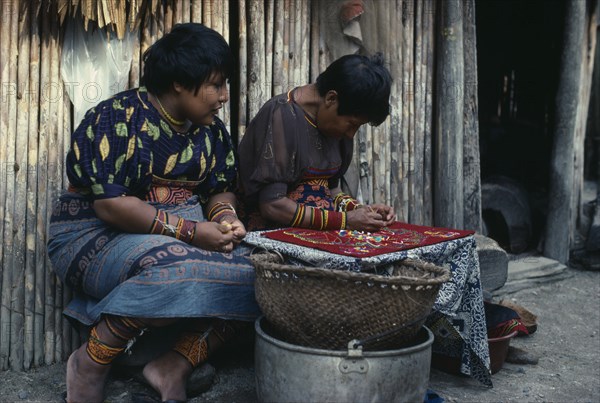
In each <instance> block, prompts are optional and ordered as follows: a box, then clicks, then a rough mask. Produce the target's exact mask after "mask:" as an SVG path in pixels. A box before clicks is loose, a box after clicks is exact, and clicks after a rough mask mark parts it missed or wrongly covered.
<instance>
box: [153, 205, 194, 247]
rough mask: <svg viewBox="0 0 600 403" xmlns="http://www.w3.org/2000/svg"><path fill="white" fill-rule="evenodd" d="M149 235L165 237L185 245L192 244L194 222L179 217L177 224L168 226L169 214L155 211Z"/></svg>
mask: <svg viewBox="0 0 600 403" xmlns="http://www.w3.org/2000/svg"><path fill="white" fill-rule="evenodd" d="M148 232H149V233H150V234H157V235H167V236H171V237H173V238H176V239H179V240H181V241H183V242H185V243H192V241H193V240H194V236H195V235H196V222H195V221H190V220H186V219H184V218H181V217H179V218H178V220H177V224H176V225H173V224H169V214H168V213H167V212H166V211H164V210H156V215H155V216H154V221H152V226H151V227H150V231H148Z"/></svg>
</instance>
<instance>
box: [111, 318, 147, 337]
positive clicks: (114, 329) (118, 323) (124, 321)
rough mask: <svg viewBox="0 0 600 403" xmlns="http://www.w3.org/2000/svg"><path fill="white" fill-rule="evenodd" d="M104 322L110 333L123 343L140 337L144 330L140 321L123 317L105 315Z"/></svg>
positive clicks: (143, 325)
mask: <svg viewBox="0 0 600 403" xmlns="http://www.w3.org/2000/svg"><path fill="white" fill-rule="evenodd" d="M104 321H105V322H106V327H107V328H108V330H109V331H110V333H111V334H112V335H113V336H114V337H116V338H117V339H119V340H121V341H123V343H127V342H128V341H129V340H131V339H132V338H134V337H137V336H139V335H141V334H142V333H143V331H144V329H145V328H146V325H145V324H144V322H142V321H141V320H139V319H135V318H126V317H124V316H112V315H107V316H105V317H104Z"/></svg>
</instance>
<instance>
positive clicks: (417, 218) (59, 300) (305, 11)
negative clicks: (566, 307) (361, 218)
mask: <svg viewBox="0 0 600 403" xmlns="http://www.w3.org/2000/svg"><path fill="white" fill-rule="evenodd" d="M448 1H453V0H448ZM473 1H474V0H465V2H464V3H465V4H468V5H469V4H470V6H471V8H470V9H469V8H468V7H466V8H465V9H464V10H463V8H462V6H461V4H462V3H463V2H459V4H458V7H459V9H458V11H456V10H454V12H458V14H457V15H455V19H456V20H454V21H450V23H452V24H454V27H456V26H457V24H458V25H462V15H460V13H462V12H463V11H464V12H465V13H467V15H468V13H471V17H469V18H474V17H473V16H472V5H473ZM67 3H68V2H65V1H58V0H56V1H54V0H37V1H28V0H22V1H19V0H5V1H1V2H0V7H1V9H0V18H2V25H1V30H0V77H1V84H2V88H1V96H2V98H1V103H0V107H1V110H0V132H1V135H0V166H1V172H0V218H1V219H0V246H1V250H0V267H1V279H0V281H1V283H0V285H1V288H0V289H1V307H0V369H2V370H5V369H8V368H10V369H13V370H21V369H28V368H31V367H36V366H40V365H43V364H51V363H54V362H57V361H61V360H65V359H66V358H67V357H68V355H69V354H70V352H71V351H72V350H73V349H74V348H76V347H77V346H78V345H79V343H80V340H79V336H78V333H77V332H75V331H74V330H73V329H72V328H71V327H70V326H69V324H68V322H67V321H66V320H65V319H63V317H62V314H61V312H62V307H63V306H64V304H65V303H66V302H68V301H69V299H70V297H71V293H70V291H69V290H68V289H66V288H65V287H63V286H62V284H61V283H60V282H58V281H57V279H56V278H55V276H54V275H53V273H52V272H51V271H50V264H49V261H48V258H47V254H46V230H47V227H48V219H49V212H50V211H51V208H52V207H51V206H52V203H53V201H54V200H55V199H56V198H57V196H58V195H59V193H60V191H61V190H62V189H64V188H65V186H66V181H65V175H64V169H63V160H64V157H65V154H66V148H67V146H68V139H69V135H70V132H71V130H72V126H73V124H74V123H73V122H72V107H71V104H70V101H69V99H68V97H67V96H66V93H65V92H64V91H63V83H62V80H61V76H60V66H59V61H60V56H61V45H62V43H61V34H62V32H64V26H63V25H61V22H62V21H63V18H61V19H59V18H56V16H57V15H62V16H63V17H64V14H65V12H66V11H65V8H64V7H66V6H65V4H67ZM74 3H76V2H74ZM133 3H135V5H136V7H137V9H135V11H136V12H137V15H135V17H132V15H133V14H131V12H130V15H129V17H128V19H129V20H134V19H135V20H139V31H138V33H139V40H138V41H136V43H135V46H134V49H133V55H134V57H133V62H132V66H131V71H130V79H129V86H130V87H135V86H137V85H138V83H139V76H140V71H141V66H140V60H141V55H142V53H143V52H144V51H145V50H146V49H147V47H148V46H149V45H150V44H151V43H153V42H154V41H155V40H156V39H158V38H160V37H161V36H162V35H163V33H165V32H168V31H169V30H170V29H171V27H172V26H173V25H174V24H176V23H179V22H187V21H194V22H202V23H204V24H206V25H207V26H210V27H213V28H214V29H216V30H217V31H219V32H220V33H222V34H223V36H224V37H225V38H226V39H228V40H229V42H230V44H231V45H232V48H233V49H234V51H236V52H239V80H238V81H237V82H234V83H233V84H232V87H231V97H230V102H229V103H228V104H227V106H226V107H225V108H224V110H223V111H222V116H221V117H222V118H223V119H224V121H225V122H226V124H227V125H228V126H229V127H230V129H231V131H232V133H233V135H234V136H235V137H236V138H240V137H241V136H242V135H243V132H244V129H245V127H246V125H247V123H248V121H249V119H250V118H251V117H252V116H254V114H256V112H257V111H258V109H259V108H260V106H261V105H262V103H263V102H265V101H266V100H268V99H269V98H270V97H271V96H272V95H275V94H279V93H282V92H284V91H287V90H288V89H290V88H293V87H294V86H296V85H301V84H304V83H306V82H308V81H309V80H310V81H312V80H313V79H314V78H315V77H316V76H317V75H318V73H319V72H320V71H322V70H323V69H324V68H325V67H326V66H327V64H328V63H329V62H330V61H331V60H332V54H333V53H332V49H331V48H330V47H329V46H328V37H327V30H328V29H329V28H330V25H327V24H328V23H330V22H331V21H330V20H329V18H331V14H328V10H329V9H330V8H331V7H330V4H331V3H330V2H329V0H320V1H319V0H312V1H310V0H231V1H219V0H182V1H176V0H166V1H162V0H161V1H159V0H148V1H145V2H144V1H137V2H133V1H130V2H127V4H129V5H130V6H132V4H133ZM445 3H446V2H442V3H437V2H435V1H433V0H426V1H421V0H414V1H413V0H409V1H404V2H403V1H402V0H369V1H367V2H366V3H365V4H366V5H367V9H366V11H365V15H364V26H363V29H364V31H363V35H364V36H365V42H366V43H367V44H370V45H369V46H371V48H374V47H377V46H379V45H381V47H382V48H381V49H373V50H380V51H382V52H384V53H385V54H386V58H387V60H388V62H389V68H390V71H391V72H392V75H393V77H394V84H393V91H392V102H391V103H392V115H391V116H390V118H389V119H388V120H387V121H386V122H385V123H384V124H383V125H381V126H380V127H377V128H371V127H366V128H364V129H361V131H360V132H359V134H358V136H357V140H356V148H355V158H354V165H353V167H352V168H351V170H350V172H349V175H348V182H349V186H350V188H351V190H352V191H353V192H355V193H356V195H357V196H358V197H359V198H360V199H362V200H363V201H364V202H383V203H389V204H392V205H393V206H394V207H395V209H396V212H397V214H398V219H399V220H404V221H409V222H413V223H422V224H432V223H433V222H434V205H433V200H434V198H433V194H434V192H435V191H436V186H437V185H436V183H435V182H434V171H435V169H438V170H440V168H439V167H436V161H435V159H436V152H435V138H434V135H433V133H434V130H436V124H435V122H436V113H437V112H436V108H435V107H434V105H435V104H436V103H438V102H440V100H439V99H438V100H436V97H435V94H436V85H438V86H439V85H440V84H439V83H438V84H436V79H435V76H436V71H435V68H436V63H435V60H436V57H437V56H436V46H435V44H436V41H437V39H436V32H438V31H440V29H436V27H437V26H438V25H439V24H440V22H438V20H437V17H436V16H437V14H438V12H437V10H436V9H437V7H440V4H445ZM111 4H112V3H111ZM115 4H121V5H123V4H124V2H120V1H117V0H115ZM455 5H456V4H455ZM133 9H134V8H133V6H132V8H131V9H130V10H133ZM86 12H90V10H89V9H86ZM329 12H330V10H329ZM102 18H105V17H102ZM469 21H470V22H469V24H470V25H469V24H467V28H473V29H472V30H470V31H469V32H470V34H468V33H465V36H467V37H468V38H470V40H471V41H474V25H473V24H474V19H472V20H469ZM441 23H442V24H443V23H444V22H443V21H442V22H441ZM461 29H462V28H461ZM471 31H472V32H471ZM465 32H466V31H465ZM469 35H471V36H470V37H469ZM465 41H467V39H465ZM472 46H473V47H474V42H473V45H472ZM333 50H335V49H333ZM17 55H18V57H17ZM471 56H472V53H471ZM461 57H462V53H461ZM465 57H466V56H465ZM465 60H466V59H465ZM462 62H463V60H460V63H462ZM470 62H473V61H472V60H471V61H470ZM442 68H443V66H442ZM442 77H443V76H442ZM445 84H446V85H447V84H448V83H445ZM463 84H464V83H463V82H454V83H452V85H454V86H458V87H462V86H463ZM451 88H453V87H451ZM471 96H472V97H473V96H474V97H475V100H474V101H475V109H474V110H473V106H471V108H470V109H469V113H467V112H465V116H466V117H465V119H466V122H467V123H468V125H466V126H465V128H464V133H463V132H459V133H456V134H454V135H456V136H461V137H462V136H463V135H465V136H469V135H471V136H472V135H473V133H474V134H475V135H476V134H477V133H476V130H477V128H476V123H475V128H474V129H473V119H476V90H475V95H473V94H471ZM455 101H456V99H455ZM459 101H460V102H463V99H462V98H459ZM465 102H467V101H465ZM469 102H471V103H472V102H473V99H472V98H470V99H469ZM459 110H460V111H461V113H462V111H463V109H462V108H459ZM465 111H466V109H465ZM438 126H439V127H437V130H439V129H440V127H441V126H440V124H438ZM467 126H468V127H467ZM461 127H462V126H461ZM461 130H463V129H461ZM473 130H474V132H473ZM475 140H476V138H475ZM467 154H468V153H467ZM461 155H462V153H461ZM473 158H475V159H477V158H478V155H476V156H475V157H473ZM476 162H477V163H478V160H477V161H476ZM455 163H456V164H458V165H457V167H456V170H461V169H462V166H463V165H462V160H461V161H457V162H455ZM477 168H478V166H477ZM441 169H442V170H443V167H442V168H441ZM469 175H476V179H475V180H473V181H472V182H473V183H476V184H477V185H478V183H479V177H478V170H477V172H476V173H470V174H469ZM455 191H456V194H457V195H458V196H457V197H460V198H462V197H463V189H462V188H460V189H457V190H455ZM472 193H473V191H472V190H469V194H472ZM475 196H477V189H475ZM461 206H462V205H461ZM478 208H479V207H478V200H476V202H475V205H474V207H471V210H470V211H467V212H466V213H465V215H466V216H468V215H469V214H468V213H469V212H471V213H473V212H475V216H477V217H480V211H479V210H477V209H478ZM461 214H463V212H461ZM462 224H463V223H460V226H462ZM473 225H474V226H475V227H477V226H478V225H480V221H478V220H477V219H476V220H475V223H474V224H473ZM475 227H473V228H475ZM475 229H478V228H475Z"/></svg>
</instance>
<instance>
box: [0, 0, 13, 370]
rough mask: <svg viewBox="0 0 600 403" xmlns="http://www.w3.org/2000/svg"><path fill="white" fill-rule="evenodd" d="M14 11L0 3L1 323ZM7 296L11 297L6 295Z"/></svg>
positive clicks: (6, 316) (4, 340)
mask: <svg viewBox="0 0 600 403" xmlns="http://www.w3.org/2000/svg"><path fill="white" fill-rule="evenodd" d="M12 11H13V5H12V4H11V3H9V2H0V19H1V21H2V24H1V25H0V83H1V84H2V85H1V87H0V102H1V103H2V105H3V107H2V108H0V133H2V135H0V300H1V302H2V306H1V307H0V323H4V322H5V321H9V320H10V311H9V310H8V309H4V308H3V307H4V306H5V305H4V303H5V298H6V297H5V294H6V292H5V291H4V289H5V288H6V289H7V290H8V289H10V288H9V287H10V286H9V284H8V282H6V280H7V277H8V274H9V273H8V271H4V265H5V263H4V262H5V261H6V260H8V259H9V250H5V249H4V232H5V224H4V223H5V221H6V215H7V214H8V213H7V212H6V210H7V209H8V206H9V204H10V201H9V199H8V198H6V192H7V183H8V181H9V180H11V179H12V177H13V173H12V172H13V168H12V164H11V160H12V155H11V156H9V152H8V151H9V145H8V144H9V141H8V140H9V139H8V135H4V133H8V125H9V122H10V115H9V111H8V107H6V106H7V105H8V102H9V97H10V95H9V94H10V93H11V92H12V88H11V85H10V70H9V61H10V58H9V57H6V55H8V54H9V52H10V15H11V12H12ZM7 296H8V295H7ZM9 344H10V336H9V334H6V333H5V331H4V329H3V328H2V325H0V345H2V346H4V345H6V346H8V345H9ZM6 359H7V355H6V353H5V351H3V349H2V348H0V370H4V369H6V361H5V360H6Z"/></svg>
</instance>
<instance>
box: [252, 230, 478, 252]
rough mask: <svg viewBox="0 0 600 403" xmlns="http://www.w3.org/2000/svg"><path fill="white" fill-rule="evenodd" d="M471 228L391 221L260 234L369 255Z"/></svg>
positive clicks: (436, 240)
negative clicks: (360, 227)
mask: <svg viewBox="0 0 600 403" xmlns="http://www.w3.org/2000/svg"><path fill="white" fill-rule="evenodd" d="M472 234H474V231H463V230H455V229H449V228H436V227H427V226H422V225H414V224H407V223H402V222H398V221H396V222H394V223H393V224H392V225H390V226H388V227H385V228H384V229H382V230H381V231H377V232H371V233H369V232H362V231H352V230H338V231H334V230H332V231H319V230H311V229H304V228H284V229H280V230H277V231H270V232H266V233H264V234H263V236H266V237H268V238H271V239H276V240H278V241H283V242H288V243H292V244H296V245H302V246H307V247H309V248H316V249H320V250H324V251H327V252H331V253H335V254H338V255H345V256H354V257H369V256H377V255H381V254H384V253H390V252H397V251H401V250H406V249H412V248H417V247H421V246H425V245H433V244H436V243H440V242H445V241H450V240H453V239H457V238H463V237H466V236H468V235H472Z"/></svg>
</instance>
